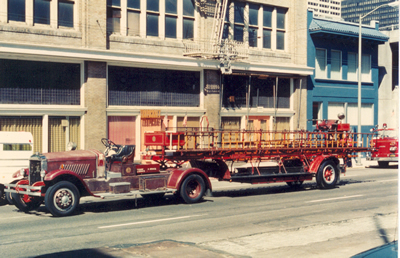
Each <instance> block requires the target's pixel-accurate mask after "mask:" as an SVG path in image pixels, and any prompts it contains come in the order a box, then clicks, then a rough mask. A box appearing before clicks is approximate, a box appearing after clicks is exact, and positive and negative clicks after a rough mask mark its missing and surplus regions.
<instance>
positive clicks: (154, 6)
mask: <svg viewBox="0 0 400 258" xmlns="http://www.w3.org/2000/svg"><path fill="white" fill-rule="evenodd" d="M159 16H160V3H159V0H147V13H146V22H147V24H146V35H147V36H155V37H158V18H159Z"/></svg>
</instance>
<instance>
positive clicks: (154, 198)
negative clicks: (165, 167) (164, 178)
mask: <svg viewBox="0 0 400 258" xmlns="http://www.w3.org/2000/svg"><path fill="white" fill-rule="evenodd" d="M164 195H165V193H155V194H142V197H143V199H145V200H146V201H157V200H160V199H161V198H163V197H164Z"/></svg>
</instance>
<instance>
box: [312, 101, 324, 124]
mask: <svg viewBox="0 0 400 258" xmlns="http://www.w3.org/2000/svg"><path fill="white" fill-rule="evenodd" d="M312 119H313V125H315V124H316V122H317V121H316V120H321V119H322V102H313V116H312Z"/></svg>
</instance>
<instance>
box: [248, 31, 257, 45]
mask: <svg viewBox="0 0 400 258" xmlns="http://www.w3.org/2000/svg"><path fill="white" fill-rule="evenodd" d="M257 32H258V30H257V29H256V28H249V46H250V47H257Z"/></svg>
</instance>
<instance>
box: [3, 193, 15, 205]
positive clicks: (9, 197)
mask: <svg viewBox="0 0 400 258" xmlns="http://www.w3.org/2000/svg"><path fill="white" fill-rule="evenodd" d="M4 195H5V196H6V200H7V202H8V203H9V204H14V202H13V200H12V196H11V193H4Z"/></svg>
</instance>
